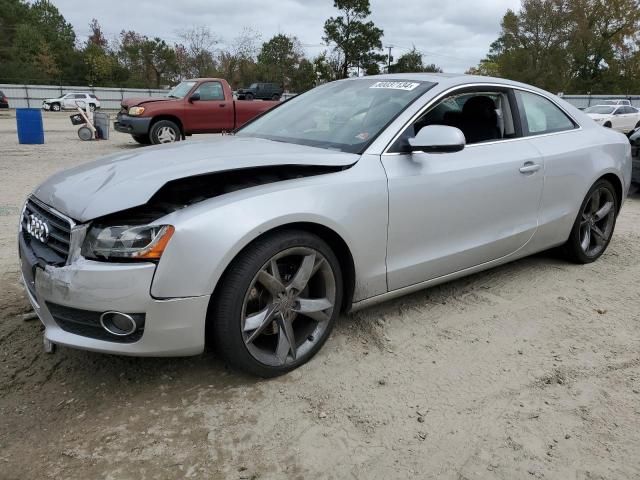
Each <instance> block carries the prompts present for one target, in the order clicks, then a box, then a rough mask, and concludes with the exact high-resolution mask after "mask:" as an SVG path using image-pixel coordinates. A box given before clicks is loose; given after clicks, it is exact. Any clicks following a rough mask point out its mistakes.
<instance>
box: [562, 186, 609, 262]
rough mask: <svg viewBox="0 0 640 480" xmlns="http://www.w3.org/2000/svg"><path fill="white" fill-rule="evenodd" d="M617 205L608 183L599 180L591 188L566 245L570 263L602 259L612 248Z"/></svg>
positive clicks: (565, 248)
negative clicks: (610, 247)
mask: <svg viewBox="0 0 640 480" xmlns="http://www.w3.org/2000/svg"><path fill="white" fill-rule="evenodd" d="M618 202H619V200H618V198H617V196H616V192H615V190H614V188H613V185H611V182H609V181H608V180H599V181H597V182H596V183H595V184H594V185H593V187H591V189H590V190H589V193H587V196H586V198H585V199H584V201H583V202H582V205H581V206H580V212H579V213H578V218H576V221H575V223H574V225H573V228H572V230H571V234H570V235H569V240H567V243H566V244H565V245H564V250H565V253H566V256H567V257H568V258H569V260H571V261H573V262H576V263H591V262H594V261H596V260H597V259H598V258H600V256H601V255H602V254H603V253H604V252H605V250H606V249H607V247H608V246H609V242H610V241H611V237H612V235H613V230H614V228H615V226H616V216H617V213H618V208H619V203H618Z"/></svg>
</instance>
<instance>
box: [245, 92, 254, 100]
mask: <svg viewBox="0 0 640 480" xmlns="http://www.w3.org/2000/svg"><path fill="white" fill-rule="evenodd" d="M254 98H255V97H254V96H253V93H245V94H244V99H245V100H253V99H254Z"/></svg>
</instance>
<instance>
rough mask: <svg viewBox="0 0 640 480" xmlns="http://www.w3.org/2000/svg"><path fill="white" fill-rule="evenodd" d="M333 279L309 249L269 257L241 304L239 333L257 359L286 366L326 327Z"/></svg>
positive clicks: (332, 300)
mask: <svg viewBox="0 0 640 480" xmlns="http://www.w3.org/2000/svg"><path fill="white" fill-rule="evenodd" d="M335 302H336V278H335V275H334V272H333V270H332V268H331V266H330V264H329V262H328V261H327V259H326V258H325V257H324V256H323V255H322V254H321V253H320V252H318V251H317V250H315V249H312V248H309V247H294V248H290V249H287V250H284V251H282V252H280V253H278V254H276V255H274V256H273V257H272V258H271V259H270V260H269V261H268V262H267V263H265V264H264V265H263V266H262V268H261V269H260V270H259V271H258V273H257V274H256V275H255V277H254V278H253V280H252V281H251V284H250V286H249V289H248V290H247V292H246V293H245V296H244V301H243V305H242V317H241V327H242V337H243V340H244V343H245V346H246V348H247V350H248V351H249V353H250V354H251V355H252V356H253V357H254V358H255V359H256V360H257V361H259V362H260V363H263V364H265V365H269V366H285V365H288V364H291V363H293V362H295V361H296V359H298V358H300V357H302V356H303V355H305V354H306V353H307V352H308V351H310V350H311V349H312V348H313V347H314V345H315V344H316V343H317V342H319V341H320V340H321V339H322V337H323V334H324V332H325V331H326V329H327V328H328V326H329V323H330V320H331V316H332V314H333V309H334V305H335Z"/></svg>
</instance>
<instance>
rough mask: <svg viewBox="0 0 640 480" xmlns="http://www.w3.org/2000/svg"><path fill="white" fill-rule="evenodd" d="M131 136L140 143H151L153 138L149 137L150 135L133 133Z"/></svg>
mask: <svg viewBox="0 0 640 480" xmlns="http://www.w3.org/2000/svg"><path fill="white" fill-rule="evenodd" d="M131 138H133V139H134V140H135V141H136V142H138V143H139V144H140V145H151V139H150V138H149V135H131Z"/></svg>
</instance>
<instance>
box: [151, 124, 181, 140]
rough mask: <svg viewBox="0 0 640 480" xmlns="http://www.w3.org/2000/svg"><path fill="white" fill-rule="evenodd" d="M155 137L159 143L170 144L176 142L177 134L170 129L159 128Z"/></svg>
mask: <svg viewBox="0 0 640 480" xmlns="http://www.w3.org/2000/svg"><path fill="white" fill-rule="evenodd" d="M156 137H157V138H158V142H159V143H172V142H175V141H176V137H177V134H176V132H175V130H174V129H173V128H171V127H161V128H160V129H159V130H158V133H157V134H156Z"/></svg>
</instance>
